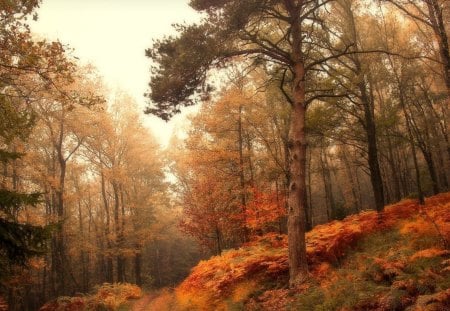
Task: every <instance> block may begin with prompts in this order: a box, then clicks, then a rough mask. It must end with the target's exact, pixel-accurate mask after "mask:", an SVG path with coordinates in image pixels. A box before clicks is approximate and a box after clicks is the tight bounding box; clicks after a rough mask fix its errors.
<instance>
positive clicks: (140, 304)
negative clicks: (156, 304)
mask: <svg viewBox="0 0 450 311" xmlns="http://www.w3.org/2000/svg"><path fill="white" fill-rule="evenodd" d="M158 296H159V293H156V292H154V293H146V294H144V296H143V297H142V298H141V299H139V300H138V301H136V302H135V303H134V304H133V306H132V307H131V311H147V310H150V309H149V307H150V305H151V304H152V302H153V301H154V300H155V298H156V297H158Z"/></svg>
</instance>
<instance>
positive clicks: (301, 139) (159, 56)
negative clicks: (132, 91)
mask: <svg viewBox="0 0 450 311" xmlns="http://www.w3.org/2000/svg"><path fill="white" fill-rule="evenodd" d="M328 3H329V1H321V0H318V1H306V2H304V1H296V0H283V1H281V0H279V1H245V2H244V1H233V0H229V1H206V0H194V1H191V6H192V7H193V8H195V9H196V10H198V11H203V12H205V13H206V17H205V19H204V21H203V23H201V24H200V25H192V26H178V31H179V33H180V36H179V37H177V38H173V37H169V38H165V39H162V40H159V41H156V42H155V44H154V45H153V47H152V48H151V49H148V50H147V56H149V57H150V58H152V60H153V61H154V63H155V64H156V65H155V66H154V67H153V68H152V73H153V77H152V79H151V82H150V89H151V92H150V93H149V94H148V96H149V97H150V99H151V100H152V101H153V103H154V104H152V105H150V106H149V107H148V109H147V112H148V113H153V114H155V115H157V116H160V117H161V118H163V119H165V120H168V119H169V118H170V117H172V116H173V115H174V114H176V113H178V112H179V111H180V107H182V106H189V105H193V104H194V103H195V98H194V97H193V96H194V95H199V94H200V93H201V91H202V89H203V90H208V89H209V87H208V86H206V85H205V80H206V78H207V74H208V72H210V71H209V70H210V69H211V68H212V67H214V66H219V67H221V66H223V65H225V64H226V63H227V61H229V60H232V59H235V58H236V57H238V56H241V57H244V58H246V59H247V60H248V61H249V62H250V63H251V64H252V65H266V66H269V67H280V68H281V72H282V73H283V74H282V78H281V81H280V87H281V88H282V90H283V91H284V93H285V94H286V97H287V100H288V101H289V102H290V103H291V108H292V110H291V123H290V131H289V143H288V146H289V174H290V178H289V180H290V185H289V198H288V202H289V213H288V237H289V263H290V284H291V285H295V284H297V283H299V282H302V281H303V280H304V279H305V278H306V277H307V271H308V266H307V261H306V243H305V205H306V204H305V203H306V181H305V176H306V174H305V173H306V165H305V164H306V145H307V142H306V135H305V117H306V111H307V108H308V105H309V103H311V102H312V101H313V100H315V99H319V98H322V97H330V96H331V97H333V96H335V94H332V92H331V90H329V89H328V90H325V91H324V90H323V89H321V88H320V87H318V85H319V84H318V82H316V83H314V84H313V83H310V82H311V80H312V78H313V77H315V79H316V80H318V79H320V78H321V76H320V75H314V72H315V71H314V69H319V68H318V67H319V65H323V64H325V63H326V62H328V61H329V60H331V59H334V58H336V57H339V56H341V55H343V54H345V53H346V52H347V50H348V46H345V45H344V46H341V48H340V49H336V48H333V45H331V44H329V43H330V42H336V41H339V38H338V37H337V36H336V35H335V34H333V33H331V32H327V29H326V24H325V21H324V19H323V15H324V14H326V12H325V8H326V6H327V4H328ZM326 36H328V38H329V40H323V39H324V38H326ZM330 37H333V40H331V39H330ZM313 86H314V88H313ZM286 88H288V90H286Z"/></svg>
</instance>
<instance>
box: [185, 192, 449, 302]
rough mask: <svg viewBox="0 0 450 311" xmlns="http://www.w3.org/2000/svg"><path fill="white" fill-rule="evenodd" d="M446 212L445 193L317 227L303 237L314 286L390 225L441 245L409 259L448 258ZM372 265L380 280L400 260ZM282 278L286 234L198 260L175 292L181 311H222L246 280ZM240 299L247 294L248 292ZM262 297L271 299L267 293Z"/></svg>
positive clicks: (394, 270) (399, 264)
mask: <svg viewBox="0 0 450 311" xmlns="http://www.w3.org/2000/svg"><path fill="white" fill-rule="evenodd" d="M449 208H450V193H447V194H441V195H438V196H435V197H432V198H429V199H427V201H426V205H425V206H423V207H421V206H419V205H418V204H417V203H416V201H414V200H404V201H402V202H400V203H398V204H394V205H391V206H387V207H386V208H385V210H384V212H383V213H381V214H377V213H376V212H374V211H365V212H362V213H360V214H358V215H352V216H350V217H347V218H346V219H344V220H343V221H333V222H331V223H328V224H324V225H319V226H317V227H315V228H314V229H313V230H312V231H311V232H309V233H308V234H307V253H308V262H309V265H310V273H311V275H312V276H313V277H314V278H315V279H316V280H317V281H319V282H320V280H321V279H324V278H327V277H330V274H331V273H330V269H331V265H333V264H336V263H337V262H338V261H339V260H340V259H341V258H343V257H344V256H345V255H346V254H348V252H349V251H350V250H351V249H352V247H353V246H355V245H356V243H357V242H358V241H360V240H361V239H362V238H363V237H365V236H368V235H370V234H373V233H376V232H384V231H387V230H390V229H392V228H394V227H395V228H399V231H400V233H401V234H410V235H411V234H412V233H411V232H416V233H417V234H419V235H422V234H428V235H432V236H435V237H436V239H437V240H439V241H441V245H437V246H436V248H434V249H428V250H424V251H421V252H419V253H417V254H413V255H412V256H411V257H410V259H411V260H415V259H417V258H419V257H430V256H431V257H433V256H444V255H446V254H447V255H448V251H446V250H443V247H444V244H445V243H448V241H449V240H450V225H449V223H450V213H449ZM411 236H412V235H411ZM372 262H373V266H374V267H379V270H377V271H380V272H379V273H380V274H379V275H378V276H375V277H379V278H381V279H384V278H385V277H389V275H392V276H395V275H396V274H397V273H398V272H399V271H402V269H403V268H404V264H403V263H402V262H392V261H386V260H384V259H382V258H375V259H374V260H373V261H372ZM377 273H378V272H377ZM287 274H288V258H287V239H286V236H284V235H278V234H274V233H271V234H267V235H265V236H262V237H259V238H258V239H256V240H255V241H253V242H251V243H248V244H247V245H245V246H244V247H242V248H239V249H236V250H229V251H227V252H224V254H223V255H222V256H216V257H213V258H211V259H210V260H207V261H202V262H200V263H199V264H198V265H197V266H196V267H195V268H194V269H193V270H192V273H191V274H190V275H189V277H188V278H187V279H186V280H185V281H184V282H183V283H182V284H181V285H180V286H179V287H178V288H177V289H176V297H177V301H178V304H179V305H180V306H181V308H182V309H183V308H189V307H190V306H196V307H197V308H199V309H202V310H206V309H207V308H208V307H210V306H211V305H213V306H215V307H216V308H217V309H219V310H220V309H224V310H225V309H227V306H226V303H225V302H224V301H225V300H226V299H227V297H228V298H230V299H231V298H232V297H235V296H237V295H239V292H242V291H243V288H242V284H247V283H248V281H249V280H254V281H257V282H258V283H259V284H263V283H265V282H273V281H275V282H277V281H280V280H286V279H287ZM251 287H252V289H253V290H256V289H257V288H258V285H257V284H253V285H251ZM299 290H302V289H299ZM241 295H242V296H247V295H248V293H244V294H241ZM442 295H444V294H442ZM267 296H268V297H270V293H267ZM275 296H279V297H281V298H282V297H284V298H283V299H286V292H283V291H282V293H281V294H280V293H278V294H276V295H275ZM439 297H440V296H439Z"/></svg>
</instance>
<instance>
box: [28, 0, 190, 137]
mask: <svg viewBox="0 0 450 311" xmlns="http://www.w3.org/2000/svg"><path fill="white" fill-rule="evenodd" d="M187 3H188V0H165V1H161V0H43V2H42V4H41V7H40V9H39V10H38V14H39V19H38V22H33V23H32V24H31V26H32V31H33V32H35V33H36V34H38V35H40V36H43V37H47V38H49V39H53V40H54V39H59V40H60V41H61V42H62V43H64V44H68V45H70V46H71V47H72V48H74V49H75V53H74V54H75V56H77V57H79V58H80V60H81V62H82V63H92V64H93V65H94V66H95V67H97V68H98V71H99V73H100V74H101V75H102V76H103V77H104V79H105V81H106V83H107V84H108V85H109V86H110V87H111V88H112V89H113V88H115V87H118V88H120V89H122V90H124V91H126V92H127V93H129V94H130V95H132V96H133V97H134V98H135V99H136V102H137V103H138V104H139V106H140V107H141V110H142V109H143V108H144V105H145V102H146V99H145V98H144V97H143V94H144V92H146V91H147V85H148V82H149V78H150V74H149V68H150V62H149V60H148V58H146V57H145V55H144V53H145V52H144V51H145V49H146V48H148V47H150V45H151V43H152V39H156V38H161V37H162V36H163V35H167V34H173V33H174V31H173V28H172V26H171V25H172V24H173V23H180V22H192V21H195V20H198V19H199V17H198V15H197V14H196V13H195V12H194V10H192V9H191V8H190V7H189V6H188V5H187ZM181 119H182V118H180V117H178V118H175V119H174V120H173V121H171V122H170V123H169V124H167V123H165V122H163V121H161V120H159V119H157V118H155V117H153V116H143V120H144V123H145V124H146V125H149V126H150V127H151V128H152V130H153V132H154V134H155V136H157V137H158V138H159V140H160V142H161V143H162V144H163V145H165V144H166V143H167V141H168V139H169V137H170V133H171V131H172V128H173V127H174V126H175V127H178V126H179V123H180V122H181V121H180V120H181Z"/></svg>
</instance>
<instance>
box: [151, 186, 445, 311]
mask: <svg viewBox="0 0 450 311" xmlns="http://www.w3.org/2000/svg"><path fill="white" fill-rule="evenodd" d="M306 238H307V255H308V263H309V267H310V275H309V278H308V280H307V281H306V282H305V283H304V284H302V285H300V286H299V287H297V288H294V289H291V288H288V286H287V284H288V258H287V238H286V236H284V235H278V234H268V235H265V236H262V237H259V238H257V239H256V240H255V241H253V242H251V243H248V244H247V245H244V246H243V247H242V248H240V249H237V250H228V251H226V252H224V253H223V254H222V255H221V256H216V257H212V258H210V259H209V260H206V261H202V262H200V263H199V264H198V265H197V266H196V267H195V268H193V269H192V272H191V274H190V275H189V276H188V277H187V278H186V279H185V280H184V281H183V282H182V283H181V284H180V285H179V286H178V287H177V288H176V289H175V290H174V291H167V292H163V293H162V294H161V295H160V296H158V297H156V298H155V299H154V300H153V301H151V302H150V303H149V305H148V308H147V310H158V311H165V310H176V311H179V310H230V311H231V310H254V311H256V310H258V311H259V310H268V311H269V310H270V311H282V310H302V311H314V310H317V311H319V310H320V311H328V310H329V311H334V310H340V311H363V310H377V311H388V310H408V311H418V310H421V311H423V310H428V311H444V310H450V251H449V249H448V246H449V241H450V193H446V194H440V195H437V196H434V197H430V198H428V199H427V200H426V204H425V206H419V205H418V204H417V202H416V200H403V201H401V202H399V203H397V204H394V205H391V206H387V207H386V208H385V210H384V212H383V213H382V214H380V215H379V214H377V213H376V212H374V211H365V212H362V213H360V214H357V215H352V216H349V217H347V218H345V219H344V220H343V221H333V222H330V223H327V224H323V225H319V226H316V227H315V228H314V229H313V230H312V231H310V232H308V234H307V237H306ZM145 311H146V310H145Z"/></svg>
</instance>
